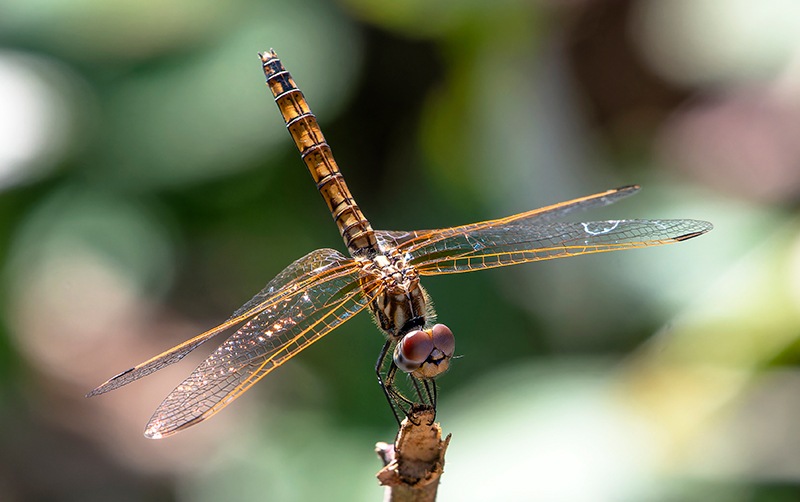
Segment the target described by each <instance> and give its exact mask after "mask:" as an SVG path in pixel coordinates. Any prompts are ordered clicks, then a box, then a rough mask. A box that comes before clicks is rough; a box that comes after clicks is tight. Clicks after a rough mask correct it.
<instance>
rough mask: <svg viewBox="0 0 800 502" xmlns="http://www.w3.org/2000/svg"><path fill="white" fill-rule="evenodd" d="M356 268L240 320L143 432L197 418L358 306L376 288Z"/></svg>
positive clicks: (162, 432)
mask: <svg viewBox="0 0 800 502" xmlns="http://www.w3.org/2000/svg"><path fill="white" fill-rule="evenodd" d="M359 275H360V269H353V270H351V271H350V272H349V273H347V274H345V275H342V276H340V277H337V278H336V279H334V280H331V281H328V282H326V283H324V284H320V283H315V284H314V285H312V286H310V287H308V288H307V289H305V290H304V291H303V292H302V294H298V295H293V296H288V297H286V298H284V299H283V300H281V301H280V302H278V303H274V304H272V305H271V306H270V307H269V308H267V309H264V310H262V311H261V312H260V313H259V314H258V315H256V316H255V317H254V318H253V319H251V320H250V321H249V322H247V324H245V325H244V326H242V327H241V328H240V329H239V330H238V331H237V332H236V333H234V334H233V335H232V336H231V337H230V338H228V339H227V340H226V341H225V342H224V343H223V344H222V345H220V346H219V347H218V348H217V349H216V350H215V351H214V353H213V354H211V355H210V356H209V357H208V359H206V360H205V361H204V362H203V363H202V364H201V365H200V366H198V367H197V368H196V369H195V370H194V372H192V374H191V375H190V376H189V377H188V378H187V379H186V380H184V381H183V383H181V384H180V385H178V387H176V388H175V390H173V391H172V393H171V394H170V395H169V396H167V398H166V399H165V400H164V402H162V403H161V405H160V406H159V407H158V409H157V410H156V412H155V413H154V414H153V417H152V418H151V419H150V422H149V423H148V424H147V428H146V429H145V436H147V437H151V438H160V437H163V436H166V435H169V434H173V433H175V432H177V431H179V430H181V429H184V428H186V427H189V426H191V425H194V424H196V423H198V422H201V421H203V420H205V419H207V418H209V417H210V416H212V415H213V414H215V413H216V412H218V411H219V410H221V409H222V408H224V407H225V406H227V405H228V404H229V403H230V402H231V401H233V400H234V399H236V398H237V397H239V396H240V395H241V394H242V393H244V392H245V391H246V390H247V389H249V388H250V387H251V386H252V385H253V384H255V383H256V382H257V381H258V380H260V379H261V378H263V377H264V376H265V375H266V374H267V373H269V372H271V371H272V370H274V369H275V368H277V367H278V366H280V365H281V364H283V363H285V362H286V361H287V360H289V359H290V358H292V357H293V356H295V355H296V354H298V353H299V352H300V351H301V350H303V349H304V348H306V347H308V346H309V345H310V344H312V343H314V342H315V341H317V340H319V339H320V338H321V337H322V336H324V335H325V334H327V333H329V332H330V331H331V330H333V329H334V328H336V327H337V326H339V325H340V324H341V323H343V322H345V321H346V320H348V319H349V318H350V317H352V316H353V315H354V314H356V313H358V312H359V311H361V310H362V309H363V308H364V307H366V306H367V304H368V303H369V302H370V301H371V300H372V299H373V298H375V296H376V295H377V293H378V289H379V288H378V284H377V283H368V284H363V285H362V284H361V280H360V279H359Z"/></svg>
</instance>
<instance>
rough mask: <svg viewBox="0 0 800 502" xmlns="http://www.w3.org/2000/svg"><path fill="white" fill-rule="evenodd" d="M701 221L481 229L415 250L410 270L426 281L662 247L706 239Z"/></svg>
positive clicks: (707, 225) (518, 225)
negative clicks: (496, 268) (487, 269)
mask: <svg viewBox="0 0 800 502" xmlns="http://www.w3.org/2000/svg"><path fill="white" fill-rule="evenodd" d="M711 228H712V226H711V224H710V223H708V222H705V221H697V220H607V221H592V222H583V223H563V222H555V223H545V224H540V223H536V222H531V221H522V222H519V223H508V224H503V225H498V226H493V227H488V228H478V229H474V230H470V231H466V232H462V233H460V234H457V235H451V236H448V237H446V238H443V239H438V240H435V241H434V242H432V243H430V244H428V245H423V246H420V247H418V248H416V249H415V250H414V251H412V252H411V256H412V258H411V260H410V262H409V263H410V264H411V265H413V266H414V267H416V268H417V270H418V271H419V272H420V274H421V275H438V274H452V273H456V272H469V271H472V270H480V269H486V268H494V267H502V266H506V265H514V264H517V263H527V262H531V261H541V260H552V259H554V258H566V257H569V256H578V255H583V254H591V253H603V252H608V251H618V250H621V249H634V248H640V247H646V246H660V245H663V244H669V243H672V242H679V241H683V240H686V239H690V238H692V237H697V236H698V235H702V234H704V233H706V232H708V231H709V230H711Z"/></svg>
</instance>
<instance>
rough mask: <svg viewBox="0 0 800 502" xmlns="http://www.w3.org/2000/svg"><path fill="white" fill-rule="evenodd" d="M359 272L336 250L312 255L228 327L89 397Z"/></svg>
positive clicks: (138, 367)
mask: <svg viewBox="0 0 800 502" xmlns="http://www.w3.org/2000/svg"><path fill="white" fill-rule="evenodd" d="M355 270H358V265H357V264H356V263H355V262H354V261H353V260H351V259H350V258H346V257H345V256H344V255H342V254H341V253H340V252H338V251H335V250H333V249H317V250H316V251H312V252H311V253H308V254H307V255H305V256H303V257H302V258H300V259H298V260H296V261H295V262H294V263H292V264H291V265H289V266H288V267H286V268H285V269H284V270H283V271H282V272H281V273H279V274H278V275H277V276H275V278H273V279H272V280H271V281H269V283H267V285H266V286H265V287H264V289H262V290H261V291H260V292H259V293H258V294H257V295H255V296H254V297H253V298H252V299H251V300H250V301H248V302H247V303H245V304H244V305H243V306H242V307H240V308H239V309H238V310H236V312H234V313H233V315H232V316H231V317H230V318H229V319H228V320H227V321H225V322H224V323H222V324H220V325H219V326H216V327H214V328H211V329H210V330H208V331H206V332H205V333H201V334H199V335H197V336H196V337H194V338H191V339H189V340H187V341H185V342H183V343H181V344H179V345H176V346H175V347H172V348H171V349H169V350H167V351H166V352H162V353H161V354H159V355H157V356H155V357H153V358H151V359H148V360H147V361H145V362H143V363H141V364H138V365H136V366H135V367H133V368H131V369H129V370H126V371H123V372H122V373H120V374H118V375H116V376H113V377H111V378H110V379H109V380H107V381H106V382H105V383H103V384H102V385H100V386H99V387H97V388H96V389H94V390H93V391H91V392H89V393H88V394H87V395H86V396H87V397H91V396H96V395H98V394H103V393H105V392H108V391H111V390H114V389H117V388H119V387H122V386H123V385H126V384H129V383H131V382H133V381H135V380H138V379H140V378H142V377H145V376H147V375H149V374H151V373H154V372H156V371H158V370H160V369H162V368H164V367H166V366H169V365H170V364H173V363H176V362H178V361H180V360H181V359H183V358H184V357H185V356H186V355H187V354H188V353H190V352H191V351H193V350H194V349H196V348H197V347H199V346H200V345H202V344H203V343H205V342H207V341H208V340H210V339H211V338H213V337H214V336H216V335H218V334H219V333H221V332H223V331H225V330H227V329H229V328H232V327H234V326H236V325H238V324H241V323H242V322H244V321H246V320H247V319H248V318H250V317H252V316H254V315H256V314H257V313H259V312H261V311H263V310H265V309H273V308H274V307H275V305H277V304H278V303H279V302H281V301H290V300H291V299H292V298H293V297H297V296H299V295H301V294H302V291H303V288H305V287H308V286H309V285H310V284H315V285H316V287H317V289H325V288H326V287H328V286H327V285H328V284H330V283H331V282H332V281H337V280H339V279H340V278H341V277H342V276H345V277H351V275H352V274H353V273H354V271H355Z"/></svg>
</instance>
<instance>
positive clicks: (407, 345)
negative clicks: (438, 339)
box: [394, 330, 434, 373]
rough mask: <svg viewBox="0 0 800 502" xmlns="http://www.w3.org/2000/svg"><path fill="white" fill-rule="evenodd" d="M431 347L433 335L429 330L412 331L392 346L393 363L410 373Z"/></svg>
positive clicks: (423, 360) (427, 354) (416, 367)
mask: <svg viewBox="0 0 800 502" xmlns="http://www.w3.org/2000/svg"><path fill="white" fill-rule="evenodd" d="M433 349H434V344H433V337H432V336H431V334H430V333H429V332H427V331H422V330H416V331H412V332H410V333H408V334H406V335H405V336H404V337H403V338H402V339H401V340H400V341H399V342H397V346H396V347H395V348H394V363H395V364H396V365H397V367H398V368H400V369H401V370H403V371H405V372H406V373H411V372H413V371H416V370H417V369H418V368H419V367H420V366H422V363H424V362H425V361H426V360H427V359H428V357H430V355H431V352H433Z"/></svg>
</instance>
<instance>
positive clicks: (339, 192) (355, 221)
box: [259, 50, 378, 255]
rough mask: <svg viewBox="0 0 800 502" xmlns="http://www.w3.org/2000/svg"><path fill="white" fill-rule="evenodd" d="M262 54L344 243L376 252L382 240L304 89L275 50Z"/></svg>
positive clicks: (280, 106)
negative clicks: (361, 206)
mask: <svg viewBox="0 0 800 502" xmlns="http://www.w3.org/2000/svg"><path fill="white" fill-rule="evenodd" d="M259 56H260V57H261V62H262V63H263V67H264V75H266V77H267V85H268V86H269V88H270V90H271V91H272V95H273V96H275V103H276V104H277V105H278V109H279V110H280V112H281V115H282V116H283V120H284V121H285V122H286V128H287V129H288V130H289V134H291V135H292V139H294V143H295V145H297V149H298V150H300V156H301V157H302V159H303V162H305V164H306V166H307V167H308V170H309V172H310V173H311V176H312V177H313V178H314V182H315V183H316V184H317V189H318V190H319V193H320V194H321V195H322V198H323V199H325V202H326V203H327V204H328V209H330V211H331V215H332V216H333V219H334V221H335V222H336V225H337V226H338V227H339V232H340V233H341V234H342V238H343V239H344V243H345V244H346V245H347V248H348V249H349V250H350V253H351V254H353V255H367V254H374V253H376V252H377V251H378V243H377V240H376V239H375V234H374V233H373V231H372V227H371V226H370V224H369V222H368V221H367V219H366V218H365V217H364V215H363V214H362V213H361V210H360V209H359V208H358V205H357V204H356V203H355V201H354V200H353V196H352V195H351V194H350V190H349V189H348V188H347V184H346V183H345V181H344V178H343V177H342V173H341V172H340V171H339V166H337V165H336V161H335V160H334V159H333V154H331V148H330V147H329V146H328V143H326V142H325V137H324V136H323V135H322V131H320V128H319V124H318V123H317V119H316V117H315V116H314V114H313V113H311V110H309V108H308V103H307V102H306V99H305V97H304V96H303V93H302V92H300V89H298V88H297V85H295V83H294V80H293V79H292V76H291V75H290V74H289V72H288V71H286V69H285V68H284V67H283V64H281V61H280V59H278V57H277V55H276V54H275V52H274V51H272V50H270V51H269V52H266V53H263V54H259Z"/></svg>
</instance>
